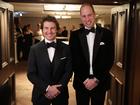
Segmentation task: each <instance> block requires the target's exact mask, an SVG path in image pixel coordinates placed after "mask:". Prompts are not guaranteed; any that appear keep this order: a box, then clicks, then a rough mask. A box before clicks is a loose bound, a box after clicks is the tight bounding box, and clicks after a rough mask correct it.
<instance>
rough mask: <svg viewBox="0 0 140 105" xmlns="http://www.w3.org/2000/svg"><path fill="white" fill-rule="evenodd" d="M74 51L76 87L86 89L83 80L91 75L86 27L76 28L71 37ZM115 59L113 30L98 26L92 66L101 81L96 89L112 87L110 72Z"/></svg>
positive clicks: (95, 75) (72, 50) (71, 46)
mask: <svg viewBox="0 0 140 105" xmlns="http://www.w3.org/2000/svg"><path fill="white" fill-rule="evenodd" d="M69 44H70V48H71V52H72V63H73V64H72V65H73V67H72V70H73V71H74V83H73V85H74V88H75V89H78V90H80V89H84V85H83V81H84V80H85V79H86V78H88V77H89V68H90V62H89V49H88V44H87V38H86V35H85V30H84V28H81V29H79V30H76V31H74V32H73V33H72V35H71V37H70V43H69ZM113 61H114V42H113V36H112V32H111V31H109V30H107V29H104V28H101V27H99V26H97V27H96V32H95V40H94V46H93V59H92V67H93V73H94V77H96V78H97V79H98V80H99V81H100V82H99V85H98V86H97V87H96V89H104V90H107V89H109V87H110V74H109V70H110V69H111V67H112V65H113Z"/></svg>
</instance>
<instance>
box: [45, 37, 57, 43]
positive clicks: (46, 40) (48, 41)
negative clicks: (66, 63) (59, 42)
mask: <svg viewBox="0 0 140 105" xmlns="http://www.w3.org/2000/svg"><path fill="white" fill-rule="evenodd" d="M53 41H54V42H55V43H56V39H54V40H51V41H50V40H48V39H46V38H45V43H51V42H53Z"/></svg>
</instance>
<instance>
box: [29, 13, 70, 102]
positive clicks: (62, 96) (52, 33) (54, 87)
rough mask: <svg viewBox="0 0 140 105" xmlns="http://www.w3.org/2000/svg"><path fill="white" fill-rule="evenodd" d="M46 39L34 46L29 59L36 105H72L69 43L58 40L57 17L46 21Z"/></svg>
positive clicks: (43, 30)
mask: <svg viewBox="0 0 140 105" xmlns="http://www.w3.org/2000/svg"><path fill="white" fill-rule="evenodd" d="M41 25H42V33H43V36H44V40H43V41H41V42H39V43H37V44H35V45H33V46H32V47H31V50H30V54H29V58H28V73H27V76H28V79H29V80H30V81H31V83H32V84H33V92H32V102H33V105H50V104H52V105H68V98H69V94H68V87H67V84H68V82H69V79H70V78H71V75H72V71H71V70H72V64H71V54H70V49H69V47H68V45H66V44H64V43H62V42H60V41H58V40H56V35H57V31H58V29H59V24H58V22H57V20H56V19H55V17H52V16H47V17H45V18H44V19H43V20H42V24H41Z"/></svg>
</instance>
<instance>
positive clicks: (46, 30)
mask: <svg viewBox="0 0 140 105" xmlns="http://www.w3.org/2000/svg"><path fill="white" fill-rule="evenodd" d="M42 31H43V36H44V37H45V38H46V39H48V40H49V41H52V40H54V39H55V38H56V33H57V29H56V24H55V23H54V22H48V21H45V22H44V24H43V30H42Z"/></svg>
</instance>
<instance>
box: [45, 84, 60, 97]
mask: <svg viewBox="0 0 140 105" xmlns="http://www.w3.org/2000/svg"><path fill="white" fill-rule="evenodd" d="M61 86H62V85H61V84H58V85H51V86H49V87H48V90H47V92H46V93H45V96H46V97H47V98H48V99H53V98H55V97H57V96H58V95H59V94H60V91H59V90H58V88H59V87H61Z"/></svg>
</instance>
